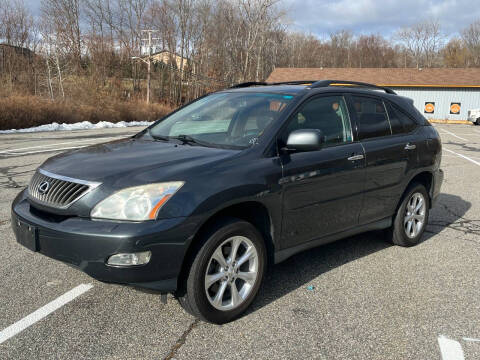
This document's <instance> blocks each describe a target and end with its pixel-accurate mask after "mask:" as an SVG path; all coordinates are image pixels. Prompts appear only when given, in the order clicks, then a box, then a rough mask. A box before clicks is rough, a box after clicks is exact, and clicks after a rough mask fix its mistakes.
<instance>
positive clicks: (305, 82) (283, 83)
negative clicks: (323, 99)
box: [268, 80, 318, 85]
mask: <svg viewBox="0 0 480 360" xmlns="http://www.w3.org/2000/svg"><path fill="white" fill-rule="evenodd" d="M317 81H318V80H295V81H281V82H274V83H269V84H268V85H310V84H314V83H316V82H317Z"/></svg>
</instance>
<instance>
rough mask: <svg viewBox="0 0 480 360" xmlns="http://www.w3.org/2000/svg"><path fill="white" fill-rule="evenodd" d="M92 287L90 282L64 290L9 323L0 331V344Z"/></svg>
mask: <svg viewBox="0 0 480 360" xmlns="http://www.w3.org/2000/svg"><path fill="white" fill-rule="evenodd" d="M92 287H93V285H91V284H81V285H78V286H77V287H75V288H73V289H72V290H70V291H68V292H66V293H65V294H63V295H62V296H59V297H58V298H56V299H55V300H53V301H52V302H49V303H48V304H47V305H45V306H42V307H41V308H40V309H38V310H36V311H34V312H33V313H31V314H30V315H27V316H26V317H24V318H23V319H21V320H19V321H17V322H16V323H15V324H12V325H10V326H9V327H7V328H5V329H4V330H2V331H1V332H0V344H2V343H3V342H5V341H7V340H8V339H10V338H11V337H13V336H15V335H17V334H18V333H20V332H22V331H23V330H25V329H26V328H28V327H29V326H31V325H33V324H35V323H36V322H38V321H40V320H42V319H43V318H44V317H46V316H48V315H49V314H51V313H52V312H54V311H55V310H57V309H59V308H61V307H62V306H63V305H65V304H67V303H69V302H70V301H72V300H73V299H75V298H76V297H78V296H80V295H82V294H83V293H86V292H87V291H88V290H90V289H91V288H92Z"/></svg>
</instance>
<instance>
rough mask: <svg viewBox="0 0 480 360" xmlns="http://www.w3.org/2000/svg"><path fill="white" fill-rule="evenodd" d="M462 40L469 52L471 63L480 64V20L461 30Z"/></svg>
mask: <svg viewBox="0 0 480 360" xmlns="http://www.w3.org/2000/svg"><path fill="white" fill-rule="evenodd" d="M462 40H463V42H464V43H465V46H466V47H467V49H468V51H469V53H470V56H471V58H472V61H471V62H472V65H474V66H480V20H477V21H475V22H473V23H472V24H470V25H469V26H468V27H467V28H466V29H464V30H463V31H462Z"/></svg>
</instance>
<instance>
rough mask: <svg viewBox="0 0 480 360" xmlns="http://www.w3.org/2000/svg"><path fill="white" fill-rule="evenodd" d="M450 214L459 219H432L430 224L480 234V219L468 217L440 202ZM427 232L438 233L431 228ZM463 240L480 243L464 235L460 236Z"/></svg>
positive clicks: (468, 233)
mask: <svg viewBox="0 0 480 360" xmlns="http://www.w3.org/2000/svg"><path fill="white" fill-rule="evenodd" d="M438 205H440V206H441V207H442V208H443V209H444V210H445V211H446V212H447V213H448V214H450V215H451V216H453V217H455V218H456V219H457V220H455V221H453V222H452V221H442V220H436V221H432V220H430V221H429V222H428V225H429V226H434V227H435V226H437V227H442V228H449V229H452V230H454V231H458V232H461V233H463V234H465V235H480V220H477V219H467V218H465V217H463V216H462V215H459V214H457V213H456V212H455V211H454V210H452V209H450V208H449V207H448V206H447V205H445V204H442V203H440V202H439V203H438ZM425 232H428V233H430V234H437V232H435V231H431V230H425ZM460 238H461V239H462V240H466V241H470V242H473V243H475V244H480V241H478V240H472V239H468V238H466V237H464V236H461V237H460Z"/></svg>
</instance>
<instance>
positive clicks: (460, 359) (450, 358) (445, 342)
mask: <svg viewBox="0 0 480 360" xmlns="http://www.w3.org/2000/svg"><path fill="white" fill-rule="evenodd" d="M438 345H439V346H440V353H441V354H442V359H443V360H465V356H464V355H463V350H462V345H460V343H459V342H458V341H455V340H452V339H449V338H447V337H446V336H443V335H440V336H439V337H438Z"/></svg>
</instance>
